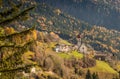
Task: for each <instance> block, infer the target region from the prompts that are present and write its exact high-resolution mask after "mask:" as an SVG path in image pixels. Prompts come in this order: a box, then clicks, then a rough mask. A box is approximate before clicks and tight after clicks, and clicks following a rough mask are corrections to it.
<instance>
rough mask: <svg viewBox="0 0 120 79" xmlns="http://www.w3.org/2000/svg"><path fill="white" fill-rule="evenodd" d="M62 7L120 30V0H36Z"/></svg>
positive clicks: (82, 17)
mask: <svg viewBox="0 0 120 79" xmlns="http://www.w3.org/2000/svg"><path fill="white" fill-rule="evenodd" d="M36 1H37V2H44V3H47V4H49V5H51V6H54V7H57V8H60V9H61V10H63V11H64V12H66V13H68V14H70V15H72V16H74V17H76V18H78V19H80V20H83V21H86V22H88V23H90V24H95V25H100V26H104V27H106V28H109V29H116V30H120V28H119V26H120V23H119V21H120V17H119V16H120V6H119V5H120V2H119V0H115V1H112V0H69V1H68V0H36Z"/></svg>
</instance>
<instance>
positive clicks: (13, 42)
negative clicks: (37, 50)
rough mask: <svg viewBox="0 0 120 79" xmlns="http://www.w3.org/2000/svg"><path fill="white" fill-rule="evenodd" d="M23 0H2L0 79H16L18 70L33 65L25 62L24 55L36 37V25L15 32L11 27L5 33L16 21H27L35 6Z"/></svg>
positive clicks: (0, 17)
mask: <svg viewBox="0 0 120 79" xmlns="http://www.w3.org/2000/svg"><path fill="white" fill-rule="evenodd" d="M23 1H25V0H19V1H16V0H0V79H15V76H16V73H17V72H18V71H21V70H27V69H29V68H30V67H31V66H32V65H33V64H24V63H23V60H22V55H23V54H24V53H25V52H27V51H28V50H29V47H30V46H31V45H32V44H33V42H34V40H35V39H36V37H35V33H34V32H35V30H34V27H32V28H30V29H27V30H24V31H21V32H13V30H12V28H11V27H10V28H7V29H6V30H8V31H7V32H9V33H7V34H6V33H5V27H6V26H8V25H9V24H11V23H14V22H15V21H25V20H26V19H27V18H28V16H29V11H31V10H32V9H33V8H34V6H33V5H29V4H28V5H27V4H26V5H27V6H25V5H24V3H23ZM11 32H12V33H11ZM26 39H27V40H26Z"/></svg>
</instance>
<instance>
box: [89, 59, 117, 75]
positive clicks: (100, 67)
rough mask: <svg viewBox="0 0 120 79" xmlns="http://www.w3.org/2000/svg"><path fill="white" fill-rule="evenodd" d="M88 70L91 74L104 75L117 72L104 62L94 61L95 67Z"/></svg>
mask: <svg viewBox="0 0 120 79" xmlns="http://www.w3.org/2000/svg"><path fill="white" fill-rule="evenodd" d="M89 69H90V71H92V72H105V73H113V74H117V72H116V71H115V70H114V69H113V68H111V67H110V66H109V65H108V64H107V63H106V62H104V61H98V60H96V66H95V67H92V68H89Z"/></svg>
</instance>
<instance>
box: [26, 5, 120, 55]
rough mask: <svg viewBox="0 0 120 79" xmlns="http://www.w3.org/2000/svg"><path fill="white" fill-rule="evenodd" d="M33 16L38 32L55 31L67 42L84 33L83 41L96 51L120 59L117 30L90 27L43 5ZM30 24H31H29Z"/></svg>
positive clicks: (119, 40) (119, 37)
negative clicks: (111, 54) (113, 55)
mask: <svg viewBox="0 0 120 79" xmlns="http://www.w3.org/2000/svg"><path fill="white" fill-rule="evenodd" d="M32 16H33V18H34V19H33V20H34V21H36V20H37V29H38V30H48V31H54V32H55V33H58V34H59V35H60V36H61V37H62V38H64V39H67V40H70V38H71V37H75V36H76V35H77V34H78V33H84V38H83V41H84V42H86V43H88V44H90V45H91V46H93V47H94V49H95V50H97V51H102V52H103V53H105V52H107V53H113V54H115V55H117V56H118V57H120V53H119V51H120V48H119V47H120V44H119V42H120V32H118V31H116V30H108V29H106V28H104V27H100V26H92V25H89V24H88V23H85V22H83V21H80V20H77V19H76V18H74V17H71V16H70V15H68V14H64V13H63V12H62V11H61V10H60V9H55V8H52V7H51V6H48V5H46V4H42V3H41V4H39V6H38V7H37V9H36V14H35V15H33V14H32ZM34 21H33V22H34ZM29 24H30V22H28V25H29ZM26 25H27V24H26ZM113 37H114V38H113Z"/></svg>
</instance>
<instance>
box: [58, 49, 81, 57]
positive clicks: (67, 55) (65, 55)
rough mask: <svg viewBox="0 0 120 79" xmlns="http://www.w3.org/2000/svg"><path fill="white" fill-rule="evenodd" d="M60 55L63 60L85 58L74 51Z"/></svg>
mask: <svg viewBox="0 0 120 79" xmlns="http://www.w3.org/2000/svg"><path fill="white" fill-rule="evenodd" d="M58 55H59V56H60V57H62V58H65V59H69V58H72V57H75V58H82V57H83V54H81V53H79V52H77V51H72V52H71V53H58Z"/></svg>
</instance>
